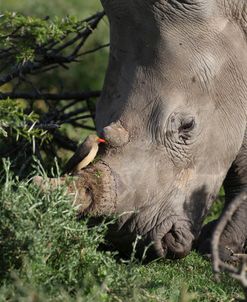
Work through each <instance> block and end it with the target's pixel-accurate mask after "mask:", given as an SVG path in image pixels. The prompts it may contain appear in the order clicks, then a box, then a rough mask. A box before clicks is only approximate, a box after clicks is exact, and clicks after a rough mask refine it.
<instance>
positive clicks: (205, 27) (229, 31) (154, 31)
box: [96, 0, 247, 258]
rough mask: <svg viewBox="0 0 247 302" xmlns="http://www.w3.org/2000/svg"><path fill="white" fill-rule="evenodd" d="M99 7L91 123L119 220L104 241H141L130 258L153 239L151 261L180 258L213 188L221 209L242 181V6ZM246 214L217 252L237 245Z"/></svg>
mask: <svg viewBox="0 0 247 302" xmlns="http://www.w3.org/2000/svg"><path fill="white" fill-rule="evenodd" d="M102 4H103V7H104V9H105V12H106V14H107V16H108V18H109V22H110V31H111V35H110V40H111V41H110V42H111V48H110V59H109V66H108V71H107V74H106V79H105V84H104V89H103V93H102V96H101V99H100V101H99V102H98V104H97V112H96V124H97V131H98V133H99V135H105V137H106V139H107V140H108V142H109V146H108V148H107V150H106V151H105V153H104V154H103V157H102V161H103V162H104V164H106V165H107V166H109V168H110V169H111V171H112V173H113V175H114V177H115V182H116V188H114V190H116V195H117V200H116V212H117V213H120V214H122V215H121V218H120V219H119V222H118V224H117V226H115V229H112V231H111V234H110V235H109V237H110V240H111V241H112V242H113V243H114V244H115V245H116V246H117V247H118V248H119V249H120V250H122V251H124V252H126V253H127V252H128V251H130V249H131V244H132V242H133V241H134V240H135V238H136V236H137V235H141V236H142V240H141V241H140V242H139V244H138V247H139V252H140V254H141V253H142V251H143V248H144V246H145V245H148V244H150V243H151V242H153V246H152V247H151V248H150V252H149V254H150V256H151V257H152V258H153V257H184V256H185V255H187V254H188V253H189V252H190V250H191V248H192V244H193V242H194V241H195V239H197V238H198V236H199V233H200V231H201V228H202V222H203V219H204V217H205V215H206V214H207V213H208V210H209V208H210V206H211V205H212V202H213V201H214V199H215V197H216V195H217V193H218V191H219V189H220V187H221V185H222V183H223V182H224V184H225V189H226V194H227V196H226V204H227V203H229V202H231V200H232V198H233V197H234V196H235V195H236V194H239V193H240V192H241V191H243V190H244V189H245V187H246V184H247V165H246V159H247V151H246V148H247V140H246V138H247V137H246V136H245V131H246V114H247V43H246V35H245V30H246V28H247V23H246V22H245V20H246V18H245V17H246V16H247V5H246V4H247V1H244V0H243V1H241V0H239V1H234V0H232V1H230V0H229V1H227V0H224V1H223V0H222V1H220V0H218V1H216V0H187V1H176V0H157V1H156V0H102ZM105 127H106V128H105ZM246 212H247V209H246V207H245V209H244V208H243V209H241V212H240V213H238V215H235V216H236V217H237V218H236V217H235V218H236V221H235V220H234V221H233V222H232V223H231V225H230V226H229V228H228V230H227V231H226V233H225V234H224V236H223V238H222V246H223V247H230V248H232V249H235V250H241V249H242V247H243V243H244V241H245V239H246V235H247V229H246V228H247V214H246ZM209 233H210V232H207V231H206V232H204V235H205V236H208V235H209ZM204 235H203V236H204ZM201 242H202V243H201V246H202V248H201V249H202V251H203V250H204V249H205V250H206V249H207V248H208V246H206V244H205V242H207V240H206V238H205V240H204V237H203V238H202V239H201Z"/></svg>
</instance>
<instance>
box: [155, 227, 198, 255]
mask: <svg viewBox="0 0 247 302" xmlns="http://www.w3.org/2000/svg"><path fill="white" fill-rule="evenodd" d="M193 239H194V236H193V235H192V233H191V232H190V231H189V230H188V229H185V228H183V229H182V228H180V229H175V228H174V227H172V229H171V230H170V231H169V232H168V233H167V234H166V235H165V236H164V237H163V238H162V239H161V245H162V249H163V255H164V257H166V258H169V259H180V258H184V257H185V256H187V255H188V254H189V252H190V251H191V248H192V243H193Z"/></svg>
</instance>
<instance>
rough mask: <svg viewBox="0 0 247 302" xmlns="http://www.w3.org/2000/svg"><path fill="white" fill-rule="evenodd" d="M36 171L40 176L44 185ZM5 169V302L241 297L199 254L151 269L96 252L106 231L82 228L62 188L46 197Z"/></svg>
mask: <svg viewBox="0 0 247 302" xmlns="http://www.w3.org/2000/svg"><path fill="white" fill-rule="evenodd" d="M37 166H38V167H39V168H38V170H37V174H40V175H43V177H46V175H45V174H44V172H43V168H42V167H41V166H40V165H39V164H37ZM4 169H5V174H4V176H3V177H2V184H3V185H2V186H1V187H0V213H1V214H0V263H1V266H0V301H118V302H119V301H146V302H149V301H171V302H175V301H177V302H178V301H180V302H182V301H198V302H199V301H205V302H206V301H212V302H217V301H219V302H222V301H227V302H228V301H230V300H231V299H232V298H233V297H240V294H239V292H240V289H239V287H238V286H237V285H236V284H235V283H234V281H232V280H231V279H228V278H227V277H224V278H223V280H222V282H221V283H219V284H217V283H215V280H214V277H213V275H212V272H211V265H210V263H209V262H207V261H205V260H203V259H201V258H200V257H199V256H198V255H196V254H195V253H192V254H191V255H190V256H189V257H187V258H186V259H183V260H180V261H177V262H175V261H169V260H165V261H164V260H163V261H162V260H160V261H155V262H153V263H150V264H148V265H141V263H139V262H138V261H137V260H135V259H134V258H133V257H132V259H131V260H130V261H127V262H126V261H125V262H123V261H122V260H116V257H115V254H113V253H110V252H107V251H102V250H99V249H98V247H99V245H100V244H101V243H102V242H104V234H105V232H106V230H107V224H106V223H102V224H100V225H98V226H97V227H93V228H89V227H88V226H87V221H86V220H81V221H77V220H76V219H75V217H76V209H75V208H73V206H72V200H71V197H69V196H68V195H67V194H66V192H65V188H64V187H58V188H57V189H55V190H50V191H47V192H46V193H44V192H42V191H41V190H40V189H39V188H38V187H36V186H35V185H34V184H33V183H32V181H31V179H28V180H25V181H19V180H18V179H17V178H16V177H14V176H13V174H11V172H10V163H9V162H8V161H4ZM57 169H58V168H57ZM57 174H58V171H56V172H54V176H56V175H57ZM189 293H190V294H189ZM185 299H187V300H185Z"/></svg>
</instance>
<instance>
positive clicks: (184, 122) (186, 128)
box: [178, 117, 196, 142]
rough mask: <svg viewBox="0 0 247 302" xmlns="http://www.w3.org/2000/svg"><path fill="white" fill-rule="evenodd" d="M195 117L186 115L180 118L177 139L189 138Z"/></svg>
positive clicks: (194, 124) (184, 139) (185, 139)
mask: <svg viewBox="0 0 247 302" xmlns="http://www.w3.org/2000/svg"><path fill="white" fill-rule="evenodd" d="M195 126H196V123H195V118H194V117H187V118H184V119H181V123H180V126H179V128H178V136H179V139H180V140H182V141H184V142H186V141H187V140H189V139H190V138H191V135H192V130H193V129H194V128H195Z"/></svg>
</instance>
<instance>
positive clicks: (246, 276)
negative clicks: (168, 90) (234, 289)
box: [212, 192, 247, 301]
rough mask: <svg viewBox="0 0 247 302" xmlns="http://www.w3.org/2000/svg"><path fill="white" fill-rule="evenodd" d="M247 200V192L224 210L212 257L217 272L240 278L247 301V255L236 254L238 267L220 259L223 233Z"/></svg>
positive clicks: (214, 238)
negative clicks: (238, 261)
mask: <svg viewBox="0 0 247 302" xmlns="http://www.w3.org/2000/svg"><path fill="white" fill-rule="evenodd" d="M244 202H247V192H244V193H242V194H241V195H239V196H237V197H236V198H235V200H234V201H233V202H232V203H231V204H230V205H229V206H228V208H227V210H226V211H225V212H224V215H223V216H222V218H221V220H220V221H219V223H218V225H217V227H216V229H215V231H214V235H213V240H212V257H213V269H214V272H215V273H216V274H218V273H220V272H226V273H228V274H230V276H232V277H233V278H234V279H236V280H238V281H239V282H240V284H241V285H242V287H243V289H244V293H245V301H247V255H246V254H235V256H238V258H239V260H240V263H239V265H238V266H237V267H235V266H233V265H231V264H228V263H225V262H223V261H222V260H221V259H220V255H219V244H220V238H221V235H222V233H223V232H224V230H225V228H226V226H227V224H228V223H229V222H230V221H231V220H232V217H233V215H234V213H235V212H236V211H237V210H238V209H239V207H240V206H241V205H242V203H244Z"/></svg>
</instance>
